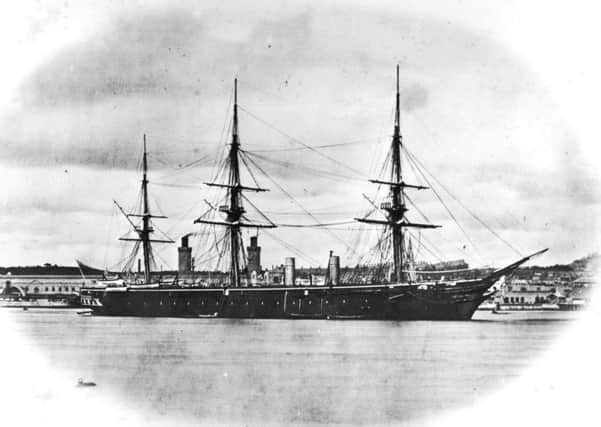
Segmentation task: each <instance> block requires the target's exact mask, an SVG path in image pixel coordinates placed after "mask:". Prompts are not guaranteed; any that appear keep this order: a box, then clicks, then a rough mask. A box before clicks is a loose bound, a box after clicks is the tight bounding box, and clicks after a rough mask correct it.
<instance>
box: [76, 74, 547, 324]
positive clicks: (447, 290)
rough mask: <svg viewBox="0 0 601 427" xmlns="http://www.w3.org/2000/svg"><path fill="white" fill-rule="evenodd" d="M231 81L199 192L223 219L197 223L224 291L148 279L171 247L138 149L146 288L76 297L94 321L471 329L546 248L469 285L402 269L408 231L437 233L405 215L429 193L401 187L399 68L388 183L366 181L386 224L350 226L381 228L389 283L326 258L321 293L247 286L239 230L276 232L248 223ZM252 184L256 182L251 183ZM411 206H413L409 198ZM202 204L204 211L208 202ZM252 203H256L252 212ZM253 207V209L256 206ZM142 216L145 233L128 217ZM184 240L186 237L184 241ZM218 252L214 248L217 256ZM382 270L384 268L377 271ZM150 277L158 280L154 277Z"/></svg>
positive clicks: (267, 223)
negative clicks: (214, 162) (215, 192)
mask: <svg viewBox="0 0 601 427" xmlns="http://www.w3.org/2000/svg"><path fill="white" fill-rule="evenodd" d="M237 92H238V90H237V80H235V82H234V102H233V118H232V132H231V142H230V143H229V149H228V152H227V156H226V158H225V163H224V168H225V173H224V174H222V176H224V177H225V179H224V180H223V181H224V182H209V183H205V184H206V185H208V186H210V187H218V188H220V189H222V190H224V191H225V192H226V200H227V204H225V205H221V206H219V207H214V206H212V205H210V204H209V205H210V206H211V211H212V213H214V214H222V215H224V216H225V217H224V218H222V219H220V218H216V219H207V217H206V216H204V215H203V216H201V217H200V218H198V219H196V220H195V221H194V223H195V224H202V225H208V226H211V227H219V228H222V229H223V230H224V231H225V233H224V238H223V243H224V247H225V249H226V251H224V252H223V253H220V254H219V255H220V256H223V255H224V253H225V252H227V256H226V258H227V259H228V264H229V269H228V271H227V272H226V273H227V274H226V275H224V280H223V282H222V283H221V284H210V285H208V286H199V285H196V286H195V285H186V284H183V283H181V282H180V281H178V280H173V281H172V282H169V283H163V282H161V281H160V280H158V279H157V275H153V274H151V261H152V257H153V255H152V247H151V244H152V243H155V242H160V243H169V242H171V240H170V239H153V238H151V234H152V233H153V231H154V229H153V227H152V224H151V220H152V218H156V217H157V216H155V215H152V214H151V213H150V209H149V205H148V179H147V152H146V141H144V154H143V161H142V166H143V177H142V189H141V190H142V204H141V208H142V210H141V212H140V213H138V214H126V213H125V211H123V209H121V208H120V207H119V209H120V210H121V211H122V213H123V214H124V215H126V217H127V218H128V221H129V222H130V224H131V226H132V227H133V230H134V231H135V232H136V234H137V236H136V237H135V238H125V240H133V241H135V244H136V249H137V248H138V247H139V246H140V245H141V248H142V252H143V259H144V277H143V281H141V282H140V281H138V283H136V282H135V281H131V280H123V279H122V280H119V281H117V282H113V284H112V285H109V286H102V285H99V286H97V287H96V288H88V289H86V290H84V291H83V292H82V302H83V304H84V305H86V306H88V307H90V308H91V309H92V310H93V313H94V314H98V315H110V316H157V317H158V316H163V317H224V318H278V319H283V318H286V319H357V320H363V319H365V320H367V319H376V320H469V319H471V317H472V315H473V313H474V311H475V310H476V308H477V307H478V306H479V305H480V304H481V303H482V302H483V301H484V300H486V299H487V298H489V297H490V296H491V295H492V294H493V293H494V292H495V290H494V285H495V284H496V283H497V282H499V281H501V280H503V279H504V278H505V277H507V276H509V275H511V274H512V273H513V272H514V271H515V270H516V269H517V268H518V267H519V266H520V265H522V264H524V263H525V262H527V261H528V260H530V259H531V258H532V257H534V256H536V255H538V254H540V253H542V252H544V251H546V249H544V250H542V251H539V252H537V253H534V254H532V255H529V256H526V257H523V258H521V259H519V260H518V261H516V262H514V263H512V264H510V265H508V266H506V267H503V268H499V269H497V270H494V271H492V270H490V271H488V273H487V274H484V275H483V277H479V278H471V279H465V280H446V281H445V280H444V278H442V279H439V280H428V281H416V280H414V278H413V277H412V276H411V274H410V269H409V264H408V260H407V247H406V246H407V239H406V235H405V234H406V233H407V231H406V230H407V229H432V228H437V227H439V226H438V225H434V224H430V223H418V222H412V221H410V220H409V219H408V218H407V216H406V213H407V211H408V210H409V209H408V205H407V203H406V200H407V197H408V196H407V195H406V191H407V190H424V189H427V188H428V187H427V186H424V185H416V184H411V183H407V182H405V181H404V179H403V174H402V169H401V150H402V149H403V141H402V136H401V132H400V92H399V69H398V66H397V69H396V102H395V103H396V108H395V119H394V133H393V136H392V141H391V144H390V151H389V160H390V173H389V175H388V176H387V177H385V178H384V179H371V180H370V181H371V182H372V183H374V184H377V185H380V186H384V188H388V190H387V196H388V197H387V200H386V201H384V202H382V203H381V205H379V206H378V205H376V204H375V203H374V202H372V201H370V203H372V205H373V207H374V209H373V210H372V212H373V211H379V212H381V213H382V214H383V217H384V219H373V218H370V217H369V215H367V216H365V217H362V218H355V220H356V221H357V222H359V223H363V224H370V225H377V226H382V227H384V230H385V231H386V232H385V233H383V237H384V238H386V239H388V241H389V244H388V245H387V246H386V248H387V250H389V251H390V252H391V257H390V258H389V259H390V262H389V263H388V264H386V267H387V268H388V271H389V272H388V276H387V277H386V278H384V277H382V276H373V277H375V279H374V278H372V280H370V281H367V282H366V281H365V280H363V281H359V280H356V281H353V280H342V279H341V277H340V271H339V265H338V262H339V260H338V259H337V258H336V257H330V261H329V265H328V269H327V270H326V271H327V272H328V274H327V277H326V279H327V280H326V282H325V283H324V284H323V285H319V286H302V285H297V284H294V283H292V284H290V286H283V285H281V284H277V285H274V284H273V283H259V284H257V283H253V281H251V280H250V274H249V271H248V268H247V263H246V254H245V252H244V244H243V240H242V230H243V229H248V228H250V229H257V230H258V229H267V228H275V227H277V224H276V223H274V222H272V221H271V220H270V219H269V218H268V217H267V216H266V215H263V214H262V213H261V215H262V217H263V219H264V221H262V222H257V221H253V220H250V219H248V217H247V216H246V210H245V207H244V204H243V201H246V202H248V203H251V202H250V200H248V198H247V197H246V196H244V193H245V192H263V191H267V189H264V188H261V187H260V186H259V185H258V183H257V182H256V180H255V184H256V186H251V185H245V184H244V183H243V182H242V178H241V173H240V170H241V166H240V163H241V161H242V162H243V163H244V164H245V165H246V167H248V164H247V162H246V160H245V159H244V157H242V155H243V154H244V150H242V148H241V144H240V138H239V128H238V94H237ZM251 176H253V180H254V175H252V174H251ZM409 200H410V199H409ZM207 203H208V202H207ZM251 204H252V203H251ZM252 206H253V207H254V205H252ZM259 212H260V211H259ZM131 216H134V217H140V218H141V226H137V225H135V224H134V223H133V222H132V221H131V219H130V217H131ZM186 239H187V237H186ZM215 250H216V251H217V249H215ZM382 266H383V265H380V266H379V267H380V269H381V268H382ZM153 276H154V277H153Z"/></svg>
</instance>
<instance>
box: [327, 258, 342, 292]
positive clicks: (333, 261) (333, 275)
mask: <svg viewBox="0 0 601 427" xmlns="http://www.w3.org/2000/svg"><path fill="white" fill-rule="evenodd" d="M328 264H329V267H330V271H329V273H330V283H331V284H332V285H338V284H340V257H339V256H338V255H332V252H330V262H329V263H328Z"/></svg>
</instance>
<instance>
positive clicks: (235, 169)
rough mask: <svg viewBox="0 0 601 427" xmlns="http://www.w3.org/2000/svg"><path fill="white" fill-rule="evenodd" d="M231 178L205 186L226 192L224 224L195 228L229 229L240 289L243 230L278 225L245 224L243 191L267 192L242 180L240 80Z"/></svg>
mask: <svg viewBox="0 0 601 427" xmlns="http://www.w3.org/2000/svg"><path fill="white" fill-rule="evenodd" d="M227 158H228V167H229V176H228V183H227V184H219V183H214V182H206V183H205V184H206V185H208V186H211V187H222V188H227V191H228V202H229V205H225V206H220V207H219V211H220V212H223V213H225V214H226V218H225V221H211V220H204V219H202V218H198V219H196V220H195V221H194V223H195V224H197V223H201V224H213V225H222V226H226V227H227V230H228V234H229V236H228V241H229V245H230V271H229V276H230V286H232V287H239V286H240V274H241V268H240V266H241V258H242V257H241V255H242V254H241V251H242V249H243V247H244V245H243V242H242V233H241V228H242V227H250V228H275V227H276V226H275V224H273V223H271V224H256V223H251V222H247V221H243V220H245V219H246V218H244V213H245V212H246V210H245V209H244V206H243V205H242V191H255V192H261V191H268V190H266V189H264V188H257V187H246V186H244V185H242V183H241V180H240V138H239V135H238V79H234V117H233V123H232V142H231V144H230V150H229V153H228V157H227Z"/></svg>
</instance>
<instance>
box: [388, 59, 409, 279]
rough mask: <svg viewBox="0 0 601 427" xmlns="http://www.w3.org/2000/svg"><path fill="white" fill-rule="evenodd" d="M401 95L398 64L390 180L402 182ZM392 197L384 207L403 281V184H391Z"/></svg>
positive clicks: (397, 273) (396, 275)
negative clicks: (389, 202)
mask: <svg viewBox="0 0 601 427" xmlns="http://www.w3.org/2000/svg"><path fill="white" fill-rule="evenodd" d="M400 100H401V95H400V91H399V66H398V64H397V66H396V108H395V114H394V134H393V136H392V146H391V150H392V168H391V172H390V181H392V182H402V181H403V178H402V170H401V146H402V143H403V140H402V137H401V123H400V122H401V112H400ZM390 198H391V201H392V204H391V206H390V207H388V206H385V207H383V208H384V209H385V210H387V212H388V219H389V221H391V223H392V247H393V260H394V261H393V264H394V280H396V281H403V244H404V242H403V237H404V236H403V227H401V226H400V225H399V224H398V221H400V220H401V219H403V216H404V215H405V212H406V210H407V209H406V208H405V200H404V199H405V198H404V195H403V189H402V187H401V186H396V185H392V186H390Z"/></svg>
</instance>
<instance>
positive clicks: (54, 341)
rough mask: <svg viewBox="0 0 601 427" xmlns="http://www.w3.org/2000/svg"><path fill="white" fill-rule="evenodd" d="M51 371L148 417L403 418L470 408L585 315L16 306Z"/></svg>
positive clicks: (18, 323) (257, 420)
mask: <svg viewBox="0 0 601 427" xmlns="http://www.w3.org/2000/svg"><path fill="white" fill-rule="evenodd" d="M5 310H6V311H7V312H8V317H9V319H11V320H12V323H13V325H12V328H14V329H16V330H17V332H18V333H19V334H20V335H21V336H23V337H25V338H26V339H27V340H28V341H30V342H33V343H34V346H35V347H36V348H38V349H39V350H40V352H41V354H43V356H44V357H45V358H46V359H47V360H48V362H49V365H50V367H51V368H53V369H56V370H57V371H59V372H61V373H64V375H65V376H66V377H68V378H73V381H75V379H77V378H78V377H80V376H84V377H86V378H89V379H93V380H94V381H95V382H96V383H98V387H96V388H94V389H87V391H86V392H91V393H97V394H109V395H111V396H116V397H118V398H119V399H125V400H127V401H128V403H129V404H130V406H131V407H134V408H137V409H138V410H140V411H144V413H145V414H147V416H148V417H149V418H154V419H169V418H172V417H175V418H177V419H189V420H194V421H198V422H199V423H201V422H205V423H206V422H208V421H209V420H218V421H219V422H220V423H223V424H253V425H262V424H265V423H271V424H276V425H281V424H284V423H286V424H288V423H297V424H311V423H344V424H351V423H352V424H366V423H395V422H399V421H410V420H415V419H418V418H419V417H421V416H425V415H431V414H433V413H437V412H440V411H443V410H446V409H454V408H457V407H461V406H465V405H471V404H474V402H477V399H478V398H479V397H481V396H482V394H483V393H485V392H487V391H489V390H492V389H494V388H496V387H499V386H502V385H503V384H504V383H506V382H509V381H512V379H514V378H515V377H517V376H519V375H520V374H521V373H522V372H523V371H524V369H525V368H527V367H528V365H529V364H530V363H532V361H533V360H534V359H536V358H537V357H538V356H540V355H541V353H542V352H544V351H545V350H546V349H548V348H549V345H550V343H551V342H552V341H553V340H554V339H555V338H556V337H557V336H558V335H559V334H561V332H562V331H563V329H564V328H565V326H567V325H568V324H570V320H571V319H574V317H575V314H576V313H560V312H536V313H523V312H522V313H510V314H506V315H494V314H491V313H488V312H477V313H476V315H475V317H474V319H475V320H474V321H471V322H376V321H373V322H371V321H364V322H357V321H321V320H294V321H287V320H227V319H143V318H104V317H82V316H77V314H76V313H75V311H72V310H54V311H52V310H45V311H35V310H29V311H20V310H15V309H5Z"/></svg>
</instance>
